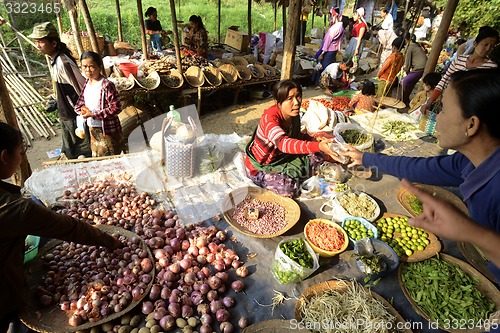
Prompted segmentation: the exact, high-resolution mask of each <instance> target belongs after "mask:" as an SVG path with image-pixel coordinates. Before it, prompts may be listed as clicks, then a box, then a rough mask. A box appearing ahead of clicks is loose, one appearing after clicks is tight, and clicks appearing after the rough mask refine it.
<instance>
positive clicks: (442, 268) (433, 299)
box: [402, 257, 495, 329]
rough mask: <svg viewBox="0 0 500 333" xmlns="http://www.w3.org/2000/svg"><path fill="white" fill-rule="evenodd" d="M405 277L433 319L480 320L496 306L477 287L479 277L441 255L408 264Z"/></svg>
mask: <svg viewBox="0 0 500 333" xmlns="http://www.w3.org/2000/svg"><path fill="white" fill-rule="evenodd" d="M402 280H403V284H404V286H405V287H406V289H407V290H408V292H409V294H410V296H411V297H412V298H413V299H414V300H415V302H416V303H417V304H418V306H420V307H421V308H422V310H424V311H425V313H426V314H427V315H428V316H429V317H430V318H431V319H432V320H433V321H436V320H439V321H440V322H448V321H449V322H450V323H454V322H456V323H457V324H458V323H461V322H464V321H465V322H466V323H469V322H471V321H473V322H474V323H477V322H479V321H485V320H488V318H489V315H490V314H491V313H492V312H493V309H494V308H495V304H494V303H493V302H492V301H491V300H489V299H487V298H486V296H485V295H483V294H482V293H481V292H480V291H479V290H478V289H477V287H476V285H477V283H478V281H477V279H475V278H473V277H470V276H469V275H467V274H466V273H465V272H464V271H463V270H462V269H461V268H460V267H458V266H455V265H453V264H451V263H449V262H447V261H445V260H441V259H439V258H438V257H433V258H430V259H427V260H425V261H421V262H416V263H411V264H410V263H408V264H405V265H404V266H403V275H402ZM451 328H452V329H454V328H453V327H451ZM456 329H458V327H457V328H456Z"/></svg>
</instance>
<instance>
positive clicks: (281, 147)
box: [245, 80, 337, 197]
mask: <svg viewBox="0 0 500 333" xmlns="http://www.w3.org/2000/svg"><path fill="white" fill-rule="evenodd" d="M273 96H274V99H275V101H276V104H275V105H273V106H272V107H270V108H269V109H267V110H265V111H264V114H263V115H262V117H261V118H260V121H259V125H258V126H257V129H256V130H255V132H254V134H253V136H252V139H251V140H250V142H249V143H248V145H247V148H246V153H247V156H246V159H245V165H246V168H247V173H248V176H249V178H250V179H251V180H252V181H253V182H254V183H255V184H256V185H258V186H260V187H263V188H267V189H269V190H272V191H273V192H275V193H278V194H280V195H283V196H287V197H293V196H296V195H297V194H298V185H299V182H300V180H301V179H302V180H303V179H305V178H308V177H309V176H310V175H311V170H313V169H314V166H315V165H317V164H318V163H319V162H321V161H322V160H323V154H317V153H326V154H329V155H331V156H337V154H336V153H335V152H333V151H332V150H331V149H330V147H329V146H328V143H329V142H331V141H333V139H329V140H323V141H321V142H316V141H310V140H312V138H310V137H308V136H307V135H305V134H303V133H301V132H300V116H299V110H300V104H301V103H302V87H301V86H300V84H298V83H297V82H295V81H292V80H284V81H281V82H279V83H278V84H277V85H276V87H275V88H274V91H273Z"/></svg>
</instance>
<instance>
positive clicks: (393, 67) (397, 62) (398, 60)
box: [377, 37, 404, 97]
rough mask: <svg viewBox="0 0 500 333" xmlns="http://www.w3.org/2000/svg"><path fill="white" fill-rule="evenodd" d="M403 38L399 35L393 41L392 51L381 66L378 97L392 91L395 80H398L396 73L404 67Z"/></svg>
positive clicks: (378, 75)
mask: <svg viewBox="0 0 500 333" xmlns="http://www.w3.org/2000/svg"><path fill="white" fill-rule="evenodd" d="M403 42H404V40H403V38H401V37H398V38H396V39H395V40H394V41H393V42H392V53H391V54H390V55H389V56H388V57H387V58H386V59H385V61H384V63H383V64H382V66H381V67H380V70H379V72H378V74H377V77H378V78H379V79H380V81H379V83H378V89H377V97H382V95H387V92H388V91H390V89H391V87H392V85H393V83H394V81H395V80H396V75H397V74H398V73H399V71H400V70H401V67H403V61H404V57H403V54H402V53H401V48H402V47H403Z"/></svg>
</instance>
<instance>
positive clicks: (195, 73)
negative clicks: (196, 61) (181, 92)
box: [184, 66, 205, 87]
mask: <svg viewBox="0 0 500 333" xmlns="http://www.w3.org/2000/svg"><path fill="white" fill-rule="evenodd" d="M184 76H185V77H186V81H187V82H188V83H189V84H190V85H191V86H193V87H201V86H202V85H203V84H204V83H205V76H204V75H203V71H202V70H201V68H200V67H198V66H191V67H189V68H188V69H187V70H186V72H185V73H184Z"/></svg>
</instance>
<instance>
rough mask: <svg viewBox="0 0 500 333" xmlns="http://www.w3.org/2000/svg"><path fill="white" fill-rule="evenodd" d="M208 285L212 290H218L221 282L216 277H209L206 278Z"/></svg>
mask: <svg viewBox="0 0 500 333" xmlns="http://www.w3.org/2000/svg"><path fill="white" fill-rule="evenodd" d="M208 285H209V286H210V288H212V289H214V290H215V289H218V288H220V286H221V285H222V280H221V279H220V278H219V277H217V276H211V277H209V278H208Z"/></svg>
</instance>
